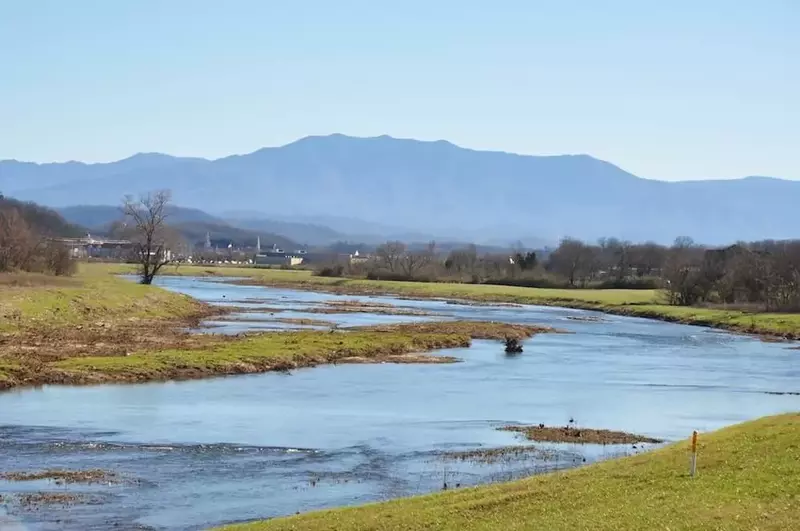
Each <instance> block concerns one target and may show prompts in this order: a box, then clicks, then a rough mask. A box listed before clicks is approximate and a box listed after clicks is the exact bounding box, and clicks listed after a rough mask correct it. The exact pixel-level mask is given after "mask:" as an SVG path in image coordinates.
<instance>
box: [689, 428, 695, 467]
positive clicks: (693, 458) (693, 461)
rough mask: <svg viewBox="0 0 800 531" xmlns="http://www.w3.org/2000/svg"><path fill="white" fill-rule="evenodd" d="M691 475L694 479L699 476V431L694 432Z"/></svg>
mask: <svg viewBox="0 0 800 531" xmlns="http://www.w3.org/2000/svg"><path fill="white" fill-rule="evenodd" d="M689 473H690V475H691V476H692V477H694V476H695V474H697V430H695V431H693V432H692V468H691V470H690V471H689Z"/></svg>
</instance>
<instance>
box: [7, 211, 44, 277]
mask: <svg viewBox="0 0 800 531" xmlns="http://www.w3.org/2000/svg"><path fill="white" fill-rule="evenodd" d="M37 244H38V242H37V238H36V237H35V235H34V234H33V232H32V231H31V230H30V227H29V226H28V223H27V222H26V221H25V219H24V218H23V217H22V216H21V215H20V213H19V211H18V210H17V209H16V208H11V209H3V210H0V271H10V270H13V269H29V268H30V263H31V260H32V259H33V255H34V252H35V250H36V247H37Z"/></svg>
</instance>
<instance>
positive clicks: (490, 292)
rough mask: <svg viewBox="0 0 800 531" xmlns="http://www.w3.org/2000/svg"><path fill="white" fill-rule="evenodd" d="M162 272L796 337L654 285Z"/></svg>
mask: <svg viewBox="0 0 800 531" xmlns="http://www.w3.org/2000/svg"><path fill="white" fill-rule="evenodd" d="M90 267H93V268H95V269H96V270H98V271H101V270H102V271H106V272H118V273H119V272H126V271H127V272H129V271H131V269H130V266H123V265H113V264H111V265H106V264H98V265H92V266H90ZM164 273H165V274H170V275H173V274H177V275H185V276H195V275H200V276H202V275H213V276H232V277H245V278H247V279H249V281H250V282H254V283H259V284H264V285H267V286H281V287H289V288H296V289H313V290H324V291H334V292H339V293H349V294H393V295H400V296H405V297H415V298H450V299H466V300H473V301H481V302H511V303H519V304H541V305H546V306H564V307H570V308H581V309H588V310H598V311H603V312H607V313H614V314H620V315H630V316H635V317H648V318H653V319H661V320H667V321H675V322H681V323H687V324H696V325H702V326H712V327H717V328H724V329H728V330H733V331H737V332H745V333H752V334H764V335H774V336H781V337H787V338H797V337H800V314H797V313H793V314H787V313H748V312H743V311H740V310H726V309H720V308H695V307H682V306H670V305H667V304H664V303H663V298H664V297H663V294H662V293H660V292H658V291H655V290H597V289H545V288H524V287H517V286H495V285H489V284H453V283H444V282H442V283H424V282H398V281H376V280H359V279H343V278H329V277H317V276H313V275H312V274H311V272H310V271H303V270H300V271H287V270H279V269H258V268H247V267H204V266H180V267H177V268H175V267H168V268H165V270H164Z"/></svg>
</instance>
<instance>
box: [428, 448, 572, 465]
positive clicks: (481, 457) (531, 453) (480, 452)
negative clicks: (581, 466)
mask: <svg viewBox="0 0 800 531" xmlns="http://www.w3.org/2000/svg"><path fill="white" fill-rule="evenodd" d="M441 457H442V459H444V460H452V461H464V462H469V463H477V464H483V465H493V464H497V463H506V462H517V461H521V460H525V459H536V460H537V461H557V460H559V459H564V458H569V459H570V460H572V461H576V460H578V461H579V460H584V459H583V458H582V457H581V456H579V455H577V454H571V453H570V454H567V453H566V452H563V451H556V450H552V449H548V448H537V447H535V446H501V447H498V448H478V449H476V450H462V451H457V452H444V453H442V454H441Z"/></svg>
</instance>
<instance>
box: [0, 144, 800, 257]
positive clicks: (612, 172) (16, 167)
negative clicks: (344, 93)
mask: <svg viewBox="0 0 800 531" xmlns="http://www.w3.org/2000/svg"><path fill="white" fill-rule="evenodd" d="M163 188H168V189H171V190H172V191H173V195H174V197H175V199H176V202H178V203H180V204H182V205H190V206H192V207H195V208H198V209H202V210H204V211H207V212H214V213H217V212H231V211H252V212H257V213H261V214H262V216H258V218H263V219H275V220H291V221H297V220H301V219H303V220H309V219H312V220H313V219H324V218H325V217H333V216H339V217H342V218H349V219H354V220H362V221H363V226H364V227H365V228H366V229H369V228H370V227H371V226H374V225H377V224H381V225H389V226H394V227H402V228H403V229H404V230H405V231H407V232H409V233H420V234H426V235H427V234H435V235H442V234H443V235H447V236H449V237H452V238H460V239H465V240H483V241H489V240H492V241H498V240H505V241H508V242H512V241H514V240H516V239H518V238H521V237H523V236H526V237H530V238H536V239H541V240H545V241H556V240H557V239H559V238H561V237H563V236H575V237H580V238H584V239H590V240H592V239H596V238H599V237H602V236H616V237H621V238H626V239H631V240H656V241H660V242H669V241H671V240H672V239H674V238H675V237H676V236H679V235H689V236H692V237H694V238H695V239H696V240H698V241H703V242H706V243H728V242H732V241H736V240H741V239H746V240H755V239H764V238H775V239H780V238H791V237H800V227H798V224H797V220H798V215H797V214H796V213H795V210H796V206H795V205H797V204H798V203H799V202H800V182H795V181H785V180H780V179H776V178H767V177H749V178H743V179H735V180H727V181H702V180H701V181H684V182H663V181H656V180H649V179H643V178H640V177H637V176H635V175H633V174H631V173H629V172H626V171H624V170H622V169H620V168H618V167H617V166H614V165H613V164H611V163H608V162H605V161H601V160H598V159H595V158H592V157H590V156H588V155H562V156H547V157H539V156H529V155H516V154H512V153H503V152H491V151H477V150H471V149H465V148H461V147H458V146H455V145H453V144H451V143H449V142H445V141H437V142H421V141H417V140H404V139H396V138H392V137H389V136H381V137H374V138H356V137H348V136H344V135H338V134H337V135H330V136H323V137H306V138H303V139H300V140H298V141H296V142H293V143H291V144H288V145H285V146H282V147H274V148H263V149H260V150H258V151H255V152H253V153H249V154H246V155H233V156H229V157H225V158H221V159H217V160H205V159H199V158H181V157H172V156H169V155H163V154H154V153H149V154H138V155H135V156H133V157H129V158H127V159H124V160H121V161H117V162H112V163H102V164H84V163H78V162H68V163H52V164H33V163H24V162H17V161H2V162H0V191H3V192H7V193H9V194H12V195H14V196H16V197H20V198H23V199H30V200H35V201H37V202H40V203H43V204H47V205H51V206H67V205H74V204H118V202H119V200H120V198H121V197H122V196H123V195H125V194H128V193H133V194H137V193H140V192H143V191H148V190H154V189H163ZM333 229H334V231H335V232H341V231H339V230H337V229H336V228H335V227H334V228H333ZM362 232H365V233H366V232H369V231H368V230H365V231H362Z"/></svg>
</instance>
